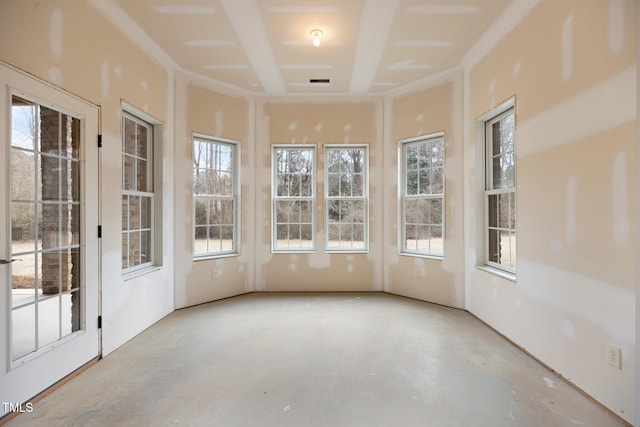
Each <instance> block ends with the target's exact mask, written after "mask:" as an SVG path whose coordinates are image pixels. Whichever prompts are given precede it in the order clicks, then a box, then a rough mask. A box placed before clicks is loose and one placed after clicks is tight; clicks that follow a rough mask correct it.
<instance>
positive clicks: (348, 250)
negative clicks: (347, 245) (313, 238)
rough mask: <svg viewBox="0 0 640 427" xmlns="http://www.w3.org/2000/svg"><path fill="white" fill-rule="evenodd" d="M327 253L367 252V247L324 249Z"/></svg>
mask: <svg viewBox="0 0 640 427" xmlns="http://www.w3.org/2000/svg"><path fill="white" fill-rule="evenodd" d="M324 251H325V252H326V253H328V254H368V253H369V250H368V249H325V250H324Z"/></svg>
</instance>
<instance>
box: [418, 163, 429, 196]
mask: <svg viewBox="0 0 640 427" xmlns="http://www.w3.org/2000/svg"><path fill="white" fill-rule="evenodd" d="M418 194H431V176H430V170H429V169H420V172H419V174H418Z"/></svg>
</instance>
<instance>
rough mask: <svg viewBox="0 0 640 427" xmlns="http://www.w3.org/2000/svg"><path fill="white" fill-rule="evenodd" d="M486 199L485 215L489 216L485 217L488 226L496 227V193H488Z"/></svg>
mask: <svg viewBox="0 0 640 427" xmlns="http://www.w3.org/2000/svg"><path fill="white" fill-rule="evenodd" d="M487 200H488V204H489V206H488V209H487V215H488V216H489V217H488V218H487V219H488V221H489V227H497V226H498V212H499V209H498V195H497V194H490V195H489V196H488V197H487Z"/></svg>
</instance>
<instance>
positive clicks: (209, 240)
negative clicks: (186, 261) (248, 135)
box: [193, 136, 239, 258]
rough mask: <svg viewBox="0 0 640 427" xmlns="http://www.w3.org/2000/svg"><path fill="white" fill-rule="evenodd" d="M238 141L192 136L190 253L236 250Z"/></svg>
mask: <svg viewBox="0 0 640 427" xmlns="http://www.w3.org/2000/svg"><path fill="white" fill-rule="evenodd" d="M238 160H239V159H238V143H237V142H232V141H223V140H220V139H215V138H207V137H200V136H197V137H194V139H193V212H194V225H193V239H194V244H193V255H194V257H196V258H197V257H206V256H215V255H226V254H234V253H238V239H237V230H238V229H239V227H238V226H237V215H238V200H239V198H238V191H239V183H238V178H237V175H238V166H237V165H238V164H239V161H238Z"/></svg>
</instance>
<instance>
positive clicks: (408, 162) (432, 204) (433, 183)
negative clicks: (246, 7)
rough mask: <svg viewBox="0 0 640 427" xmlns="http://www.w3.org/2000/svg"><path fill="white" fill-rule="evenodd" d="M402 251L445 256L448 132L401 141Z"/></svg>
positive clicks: (411, 253)
mask: <svg viewBox="0 0 640 427" xmlns="http://www.w3.org/2000/svg"><path fill="white" fill-rule="evenodd" d="M399 151H400V153H399V157H398V158H399V161H400V165H399V168H398V169H399V171H400V177H401V179H400V233H401V239H400V240H401V241H400V252H401V253H404V254H410V255H424V256H435V257H442V256H444V134H442V133H440V134H434V135H428V136H424V137H418V138H411V139H407V140H402V141H399Z"/></svg>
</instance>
